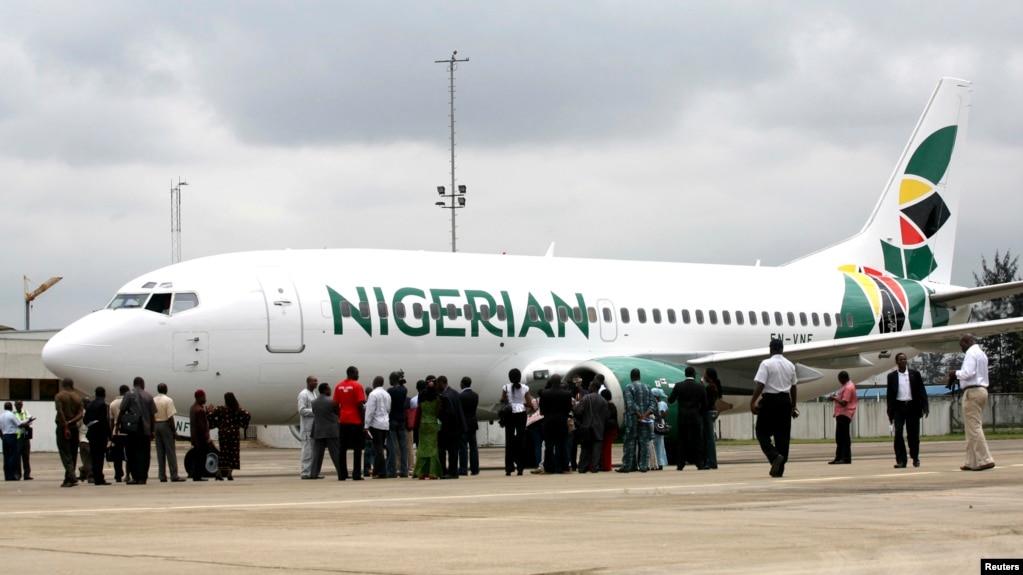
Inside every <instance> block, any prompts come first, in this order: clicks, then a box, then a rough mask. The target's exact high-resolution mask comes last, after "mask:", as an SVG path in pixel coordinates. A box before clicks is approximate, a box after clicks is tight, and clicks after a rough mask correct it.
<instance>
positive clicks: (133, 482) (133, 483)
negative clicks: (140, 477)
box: [124, 479, 142, 485]
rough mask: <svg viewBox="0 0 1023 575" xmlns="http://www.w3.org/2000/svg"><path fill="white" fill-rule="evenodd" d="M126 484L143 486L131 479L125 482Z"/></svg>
mask: <svg viewBox="0 0 1023 575" xmlns="http://www.w3.org/2000/svg"><path fill="white" fill-rule="evenodd" d="M124 484H125V485H142V484H141V483H139V482H138V481H135V480H134V479H129V480H128V481H125V482H124Z"/></svg>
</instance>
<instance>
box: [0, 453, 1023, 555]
mask: <svg viewBox="0 0 1023 575" xmlns="http://www.w3.org/2000/svg"><path fill="white" fill-rule="evenodd" d="M990 447H991V450H992V453H993V455H994V457H995V459H996V461H997V467H996V468H994V469H991V470H988V471H982V472H969V471H961V470H960V469H959V467H960V466H961V465H962V464H963V454H964V450H965V448H964V443H963V442H961V441H959V442H934V443H924V444H922V447H921V460H922V466H921V467H919V468H913V467H909V468H906V469H893V467H892V465H893V463H894V456H893V455H892V447H891V444H890V443H887V442H886V443H867V444H865V443H855V444H853V459H854V460H853V463H852V464H851V465H827V464H826V462H827V461H829V460H830V459H831V458H832V456H833V453H834V446H832V445H828V444H812V445H795V446H793V449H792V453H791V458H790V459H791V461H790V462H789V463H788V464H787V466H786V472H785V477H783V478H779V479H775V478H771V477H768V471H769V465H768V463H767V461H766V459H765V458H764V457H763V455H762V454H761V453H760V451H759V449H758V448H757V447H756V446H745V445H733V444H729V443H728V442H723V443H720V444H719V446H718V459H719V468H718V469H716V470H708V471H698V470H695V469H693V468H692V467H691V466H690V467H687V468H686V470H685V471H683V472H678V471H676V470H675V469H674V468H670V469H669V468H665V469H664V470H662V471H650V472H648V473H629V474H622V473H600V474H563V475H531V474H530V473H528V472H527V473H526V474H525V475H524V476H522V477H519V476H516V475H512V476H511V477H506V476H505V474H504V472H503V450H502V449H501V448H495V449H484V450H482V451H481V462H482V466H483V470H482V472H481V473H480V475H478V476H471V477H462V478H460V479H457V480H439V481H419V480H413V479H385V480H365V481H360V482H355V481H350V480H349V481H345V482H338V481H337V480H336V479H333V480H332V479H325V480H320V481H302V480H300V479H299V478H298V460H299V453H298V451H297V450H293V449H271V448H266V447H261V446H259V445H258V444H256V443H252V442H246V443H243V446H242V469H241V470H239V471H237V472H236V473H235V481H231V482H228V481H223V482H219V481H218V482H215V481H209V482H205V483H196V482H191V481H189V482H185V483H159V482H158V481H157V479H156V463H155V458H154V462H153V466H152V468H151V470H150V479H149V483H148V484H147V485H125V484H123V483H122V484H115V485H112V486H109V487H101V486H95V485H90V484H86V483H82V484H80V485H78V486H77V487H73V488H65V489H62V488H60V487H59V486H60V483H61V480H62V478H63V471H62V469H61V467H60V463H59V460H58V457H57V455H56V454H53V453H38V454H33V456H32V463H33V476H34V477H35V480H34V481H18V482H4V483H3V484H0V501H2V502H3V505H2V509H3V510H2V511H0V521H2V524H3V525H4V527H3V529H2V530H0V532H2V535H0V556H2V557H3V560H2V565H3V569H4V571H5V572H10V573H18V574H32V573H46V574H50V573H152V574H161V573H182V572H189V573H218V574H241V573H246V574H269V573H273V574H281V573H373V574H405V573H408V574H413V573H414V574H433V573H437V574H441V573H443V574H455V573H492V574H504V573H513V574H520V573H547V574H554V573H557V574H571V573H594V574H602V573H679V572H699V573H701V574H714V573H754V572H755V573H787V574H791V573H825V572H829V573H928V574H931V575H936V574H939V573H940V574H942V575H944V574H948V573H980V560H981V559H982V558H988V559H990V558H1021V557H1023V521H1021V517H1023V496H1021V485H1023V440H1000V441H992V442H991V443H990ZM183 452H184V445H183V444H179V460H180V458H181V455H182V454H183ZM616 461H617V459H616ZM330 471H331V472H332V471H333V469H332V468H331V470H330ZM107 472H108V480H110V478H111V477H112V473H110V470H109V468H108V470H107Z"/></svg>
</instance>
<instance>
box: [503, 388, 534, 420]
mask: <svg viewBox="0 0 1023 575" xmlns="http://www.w3.org/2000/svg"><path fill="white" fill-rule="evenodd" d="M504 391H505V393H507V394H508V403H510V404H511V408H512V413H525V411H526V392H527V391H529V388H528V387H526V385H525V384H522V385H521V386H520V387H519V389H518V390H516V389H514V388H513V387H512V384H510V383H506V384H504Z"/></svg>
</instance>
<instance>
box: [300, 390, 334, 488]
mask: <svg viewBox="0 0 1023 575" xmlns="http://www.w3.org/2000/svg"><path fill="white" fill-rule="evenodd" d="M318 390H319V395H318V396H317V397H316V399H314V400H313V405H312V410H313V428H312V431H311V432H310V435H311V437H312V440H313V462H312V465H311V466H310V471H309V476H308V477H303V479H323V476H322V475H320V469H322V468H323V449H324V448H326V449H327V451H328V452H330V460H331V461H332V462H333V463H334V471H336V472H337V480H338V481H343V480H344V476H343V475H342V474H341V426H340V424H338V422H337V420H338V406H337V404H336V403H334V402H333V401H332V400H331V399H330V384H327V383H321V384H320V387H319V388H318Z"/></svg>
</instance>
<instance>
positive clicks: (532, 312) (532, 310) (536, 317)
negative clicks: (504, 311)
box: [526, 305, 540, 321]
mask: <svg viewBox="0 0 1023 575" xmlns="http://www.w3.org/2000/svg"><path fill="white" fill-rule="evenodd" d="M526 314H528V315H529V321H540V312H539V311H537V309H536V306H535V305H531V306H529V307H527V308H526Z"/></svg>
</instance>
